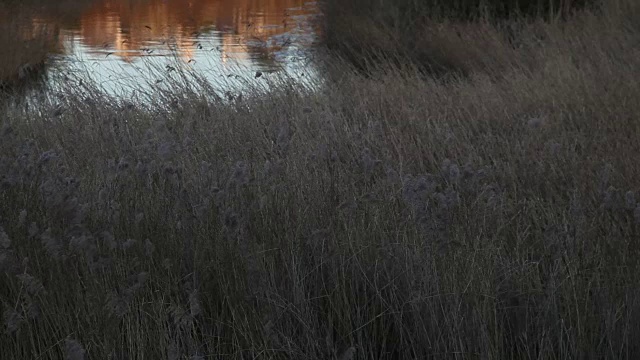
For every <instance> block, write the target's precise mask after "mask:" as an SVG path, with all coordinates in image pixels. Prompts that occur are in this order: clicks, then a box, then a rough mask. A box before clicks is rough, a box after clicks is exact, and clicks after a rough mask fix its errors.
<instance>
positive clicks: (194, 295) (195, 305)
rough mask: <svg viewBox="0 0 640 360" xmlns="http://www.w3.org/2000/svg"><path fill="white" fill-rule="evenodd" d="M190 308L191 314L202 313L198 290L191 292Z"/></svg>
mask: <svg viewBox="0 0 640 360" xmlns="http://www.w3.org/2000/svg"><path fill="white" fill-rule="evenodd" d="M189 310H190V311H191V316H193V317H195V316H198V315H200V314H201V313H202V307H201V306H200V299H199V296H198V291H197V290H194V291H192V292H191V294H189Z"/></svg>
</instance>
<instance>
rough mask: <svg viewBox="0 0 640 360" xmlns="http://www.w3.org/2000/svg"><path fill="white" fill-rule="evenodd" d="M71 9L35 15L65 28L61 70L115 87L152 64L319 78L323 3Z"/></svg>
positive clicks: (132, 1)
mask: <svg viewBox="0 0 640 360" xmlns="http://www.w3.org/2000/svg"><path fill="white" fill-rule="evenodd" d="M67 6H68V7H67V8H66V9H63V10H60V8H59V7H57V8H56V11H55V12H54V11H50V10H48V9H47V7H39V8H38V7H35V8H34V10H33V11H32V12H33V16H32V21H33V23H34V24H47V25H48V26H49V27H55V28H56V30H57V31H56V32H57V35H58V36H57V44H58V45H57V48H58V51H57V52H58V54H56V55H54V56H53V58H54V63H55V64H56V66H54V67H53V68H55V69H58V70H63V71H64V70H66V71H81V72H82V73H83V74H85V75H84V76H88V77H91V78H92V79H94V80H96V81H97V82H98V83H100V84H102V85H103V86H105V87H106V88H107V89H109V88H110V89H114V90H115V89H117V88H118V87H119V86H120V85H121V83H122V82H123V81H124V82H126V81H129V83H131V82H138V80H137V78H138V77H140V76H143V73H144V72H143V71H141V70H140V69H141V68H144V67H145V66H148V65H149V64H151V65H153V66H156V67H157V68H166V69H171V67H172V65H171V64H175V63H176V61H177V62H178V63H181V64H183V65H184V66H185V68H187V69H189V70H195V71H196V72H198V73H201V74H204V75H205V76H206V77H207V79H209V80H211V82H213V83H216V82H218V81H219V79H220V78H222V77H224V78H225V79H228V77H229V74H230V73H235V74H236V75H237V73H241V75H242V76H244V77H246V78H252V77H251V76H250V75H251V74H255V73H256V72H257V71H260V72H263V73H265V74H266V73H269V72H277V71H282V70H284V71H288V72H290V73H295V72H296V71H297V72H300V73H303V72H304V73H306V75H307V76H309V73H313V70H312V69H309V65H308V64H307V62H306V59H307V55H308V49H310V48H311V47H312V46H313V45H314V44H315V43H316V41H317V40H318V38H319V33H318V32H319V26H318V24H317V18H318V14H319V9H318V5H317V3H316V2H310V1H304V0H96V1H90V0H78V5H77V7H75V6H74V5H73V4H71V5H69V4H67ZM0 21H1V20H0ZM52 71H53V70H52ZM234 76H235V75H234ZM236 77H237V76H236ZM221 84H222V83H221ZM224 84H225V86H227V85H228V80H224ZM221 86H222V85H221Z"/></svg>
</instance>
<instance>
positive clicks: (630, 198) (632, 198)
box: [624, 190, 636, 210]
mask: <svg viewBox="0 0 640 360" xmlns="http://www.w3.org/2000/svg"><path fill="white" fill-rule="evenodd" d="M624 203H625V207H626V208H627V209H629V210H633V209H635V208H636V194H635V193H634V192H633V191H631V190H629V191H627V192H626V193H625V194H624Z"/></svg>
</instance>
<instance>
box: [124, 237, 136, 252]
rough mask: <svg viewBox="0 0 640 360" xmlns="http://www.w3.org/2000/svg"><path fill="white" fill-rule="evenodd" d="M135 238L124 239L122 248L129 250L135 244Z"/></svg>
mask: <svg viewBox="0 0 640 360" xmlns="http://www.w3.org/2000/svg"><path fill="white" fill-rule="evenodd" d="M136 242H137V241H136V240H135V239H127V241H125V242H124V243H123V244H122V250H129V249H130V248H131V247H132V246H133V245H135V244H136Z"/></svg>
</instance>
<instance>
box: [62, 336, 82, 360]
mask: <svg viewBox="0 0 640 360" xmlns="http://www.w3.org/2000/svg"><path fill="white" fill-rule="evenodd" d="M86 354H87V352H86V351H85V350H84V347H83V346H82V344H80V342H78V341H77V340H73V339H67V340H66V341H65V343H64V358H65V360H84V359H85V358H86Z"/></svg>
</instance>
